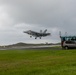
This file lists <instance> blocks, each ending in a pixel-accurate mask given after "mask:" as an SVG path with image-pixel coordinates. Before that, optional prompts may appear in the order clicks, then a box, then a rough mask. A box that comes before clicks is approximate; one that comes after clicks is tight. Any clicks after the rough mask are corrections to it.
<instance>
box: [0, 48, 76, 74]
mask: <svg viewBox="0 0 76 75" xmlns="http://www.w3.org/2000/svg"><path fill="white" fill-rule="evenodd" d="M0 75H76V50H75V49H73V50H50V49H45V50H42V49H41V50H40V49H39V50H38V49H37V50H35V49H34V50H5V51H0Z"/></svg>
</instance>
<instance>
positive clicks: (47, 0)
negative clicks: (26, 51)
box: [0, 0, 76, 44]
mask: <svg viewBox="0 0 76 75" xmlns="http://www.w3.org/2000/svg"><path fill="white" fill-rule="evenodd" d="M75 7H76V1H75V0H0V35H1V37H0V39H1V40H2V42H1V43H0V44H10V43H15V42H21V41H22V42H29V43H39V42H58V41H60V39H59V31H62V33H63V35H64V33H65V32H67V33H68V35H75V34H76V33H75V32H76V9H75ZM29 29H31V30H35V31H40V30H41V29H42V30H45V29H48V32H51V34H52V36H51V37H46V38H43V39H42V40H40V39H37V40H34V39H29V36H28V35H27V34H23V33H22V32H23V31H24V30H29Z"/></svg>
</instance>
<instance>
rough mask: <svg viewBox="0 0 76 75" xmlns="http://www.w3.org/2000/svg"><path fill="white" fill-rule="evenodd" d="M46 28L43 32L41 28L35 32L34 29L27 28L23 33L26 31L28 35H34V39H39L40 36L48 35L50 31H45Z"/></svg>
mask: <svg viewBox="0 0 76 75" xmlns="http://www.w3.org/2000/svg"><path fill="white" fill-rule="evenodd" d="M46 31H47V29H46V30H44V32H42V30H40V32H35V31H32V30H28V31H24V33H27V34H29V35H30V38H31V37H32V36H33V37H35V39H37V37H39V38H40V39H41V37H46V36H49V35H51V34H50V33H46Z"/></svg>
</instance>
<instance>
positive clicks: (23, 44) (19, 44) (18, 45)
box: [0, 42, 60, 48]
mask: <svg viewBox="0 0 76 75" xmlns="http://www.w3.org/2000/svg"><path fill="white" fill-rule="evenodd" d="M42 45H60V43H40V44H28V43H23V42H19V43H16V44H12V45H6V46H0V48H4V47H20V46H42Z"/></svg>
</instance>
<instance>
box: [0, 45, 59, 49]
mask: <svg viewBox="0 0 76 75" xmlns="http://www.w3.org/2000/svg"><path fill="white" fill-rule="evenodd" d="M58 46H60V45H42V46H15V47H9V48H7V47H4V48H0V50H15V49H17V50H18V49H19V50H21V49H22V50H26V49H46V48H52V47H58Z"/></svg>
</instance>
